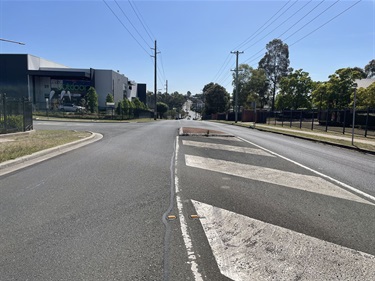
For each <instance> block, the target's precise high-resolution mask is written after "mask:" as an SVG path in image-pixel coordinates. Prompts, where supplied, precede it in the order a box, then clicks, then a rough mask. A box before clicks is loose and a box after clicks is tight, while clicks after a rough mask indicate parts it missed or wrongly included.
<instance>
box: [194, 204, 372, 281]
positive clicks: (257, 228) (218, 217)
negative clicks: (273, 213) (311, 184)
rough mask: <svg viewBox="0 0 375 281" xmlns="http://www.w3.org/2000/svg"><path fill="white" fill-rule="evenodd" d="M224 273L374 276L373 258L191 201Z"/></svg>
mask: <svg viewBox="0 0 375 281" xmlns="http://www.w3.org/2000/svg"><path fill="white" fill-rule="evenodd" d="M192 203H193V205H194V207H195V209H196V211H197V214H198V215H199V216H200V217H201V219H200V222H201V224H202V227H203V229H204V232H205V234H206V236H207V239H208V242H209V244H210V247H211V249H212V252H213V254H214V256H215V259H216V262H217V264H218V266H219V268H220V271H221V273H222V274H223V275H225V276H227V277H228V278H231V279H233V280H235V281H242V280H257V281H262V280H313V281H320V280H324V281H325V280H375V257H374V256H372V255H369V254H366V253H363V252H359V251H356V250H353V249H349V248H346V247H343V246H339V245H336V244H333V243H330V242H327V241H323V240H320V239H317V238H314V237H310V236H307V235H305V234H301V233H298V232H294V231H291V230H289V229H286V228H282V227H279V226H275V225H272V224H269V223H265V222H262V221H259V220H255V219H252V218H249V217H246V216H243V215H240V214H236V213H234V212H230V211H227V210H224V209H220V208H217V207H214V206H211V205H207V204H204V203H201V202H198V201H194V200H192Z"/></svg>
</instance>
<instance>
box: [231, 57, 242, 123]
mask: <svg viewBox="0 0 375 281" xmlns="http://www.w3.org/2000/svg"><path fill="white" fill-rule="evenodd" d="M230 53H231V54H236V69H235V71H236V96H235V105H234V110H235V123H237V120H238V55H239V54H243V52H240V51H235V52H230Z"/></svg>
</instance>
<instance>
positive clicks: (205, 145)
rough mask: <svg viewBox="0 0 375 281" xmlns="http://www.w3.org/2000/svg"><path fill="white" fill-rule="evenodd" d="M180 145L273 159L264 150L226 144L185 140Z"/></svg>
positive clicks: (271, 155)
mask: <svg viewBox="0 0 375 281" xmlns="http://www.w3.org/2000/svg"><path fill="white" fill-rule="evenodd" d="M182 144H183V145H187V146H194V147H201V148H209V149H217V150H225V151H231V152H240V153H247V154H254V155H261V156H270V157H275V156H274V155H273V154H270V153H268V152H265V151H264V150H262V149H259V148H250V147H240V146H233V145H226V144H217V143H207V142H198V141H187V140H183V141H182Z"/></svg>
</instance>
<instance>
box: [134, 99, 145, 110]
mask: <svg viewBox="0 0 375 281" xmlns="http://www.w3.org/2000/svg"><path fill="white" fill-rule="evenodd" d="M132 102H133V103H134V107H135V109H146V106H145V104H144V103H143V102H141V101H140V100H139V98H133V100H132Z"/></svg>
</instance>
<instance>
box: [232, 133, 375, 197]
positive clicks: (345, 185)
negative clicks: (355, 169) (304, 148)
mask: <svg viewBox="0 0 375 281" xmlns="http://www.w3.org/2000/svg"><path fill="white" fill-rule="evenodd" d="M237 138H239V139H240V140H242V141H244V142H247V143H249V144H251V145H254V146H256V147H259V148H260V149H263V150H264V151H267V152H269V153H271V154H273V155H275V156H278V157H280V158H282V159H284V160H287V161H289V162H291V163H293V164H296V165H298V166H300V167H302V168H304V169H306V170H309V171H311V172H313V173H315V174H317V175H319V176H321V177H323V178H326V179H329V180H331V181H333V182H335V183H337V184H339V185H341V186H343V187H344V188H346V189H348V190H350V191H352V192H354V193H356V194H358V195H361V196H363V197H365V198H367V199H369V200H372V201H374V202H375V197H374V196H371V195H370V194H367V193H365V192H363V191H361V190H358V189H356V188H354V187H352V186H350V185H348V184H346V183H343V182H341V181H339V180H336V179H334V178H332V177H330V176H327V175H325V174H323V173H321V172H318V171H316V170H314V169H311V168H309V167H307V166H305V165H303V164H301V163H298V162H296V161H294V160H292V159H289V158H287V157H285V156H282V155H280V154H277V153H276V152H273V151H271V150H269V149H266V148H264V147H262V146H260V145H257V144H255V143H253V142H251V141H248V140H246V139H244V138H241V137H237Z"/></svg>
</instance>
